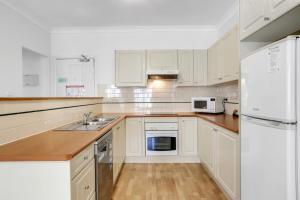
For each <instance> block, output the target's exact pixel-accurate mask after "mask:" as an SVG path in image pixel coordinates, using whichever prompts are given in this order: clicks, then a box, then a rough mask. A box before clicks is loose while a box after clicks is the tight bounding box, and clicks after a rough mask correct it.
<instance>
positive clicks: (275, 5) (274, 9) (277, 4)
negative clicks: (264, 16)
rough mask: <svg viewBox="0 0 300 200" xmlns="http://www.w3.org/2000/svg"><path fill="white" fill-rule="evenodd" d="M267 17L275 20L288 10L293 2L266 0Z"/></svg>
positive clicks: (288, 0)
mask: <svg viewBox="0 0 300 200" xmlns="http://www.w3.org/2000/svg"><path fill="white" fill-rule="evenodd" d="M267 3H268V15H269V17H270V18H271V19H276V18H278V17H280V16H281V15H283V14H284V13H285V12H287V11H288V10H290V9H291V8H292V7H293V5H294V3H295V0H267Z"/></svg>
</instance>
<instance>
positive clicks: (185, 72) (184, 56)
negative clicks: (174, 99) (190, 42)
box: [178, 50, 194, 86]
mask: <svg viewBox="0 0 300 200" xmlns="http://www.w3.org/2000/svg"><path fill="white" fill-rule="evenodd" d="M178 69H179V77H178V84H179V85H181V86H189V85H192V84H193V83H194V51H193V50H179V51H178Z"/></svg>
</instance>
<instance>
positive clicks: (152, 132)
mask: <svg viewBox="0 0 300 200" xmlns="http://www.w3.org/2000/svg"><path fill="white" fill-rule="evenodd" d="M145 131H146V155H147V156H162V155H165V156H167V155H177V154H178V122H145Z"/></svg>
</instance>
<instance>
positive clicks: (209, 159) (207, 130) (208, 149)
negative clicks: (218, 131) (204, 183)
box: [198, 119, 215, 172]
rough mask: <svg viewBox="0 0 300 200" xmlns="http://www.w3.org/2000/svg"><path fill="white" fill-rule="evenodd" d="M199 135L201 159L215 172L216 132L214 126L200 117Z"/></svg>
mask: <svg viewBox="0 0 300 200" xmlns="http://www.w3.org/2000/svg"><path fill="white" fill-rule="evenodd" d="M198 127H199V128H198V130H199V132H198V134H199V135H198V137H199V139H198V140H199V149H200V159H201V161H202V162H203V163H204V164H205V165H206V166H207V167H208V168H209V170H210V171H211V172H214V160H213V159H214V153H215V148H214V146H215V145H214V137H215V132H214V130H213V127H212V126H210V124H209V123H207V122H205V121H203V120H201V119H198Z"/></svg>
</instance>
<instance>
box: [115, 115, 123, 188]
mask: <svg viewBox="0 0 300 200" xmlns="http://www.w3.org/2000/svg"><path fill="white" fill-rule="evenodd" d="M125 134H126V133H125V120H123V121H121V122H119V123H118V124H117V125H116V126H114V127H113V182H114V184H115V183H116V182H117V179H118V176H119V174H120V172H121V169H122V165H123V163H124V160H125V154H126V153H125V152H126V135H125Z"/></svg>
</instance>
